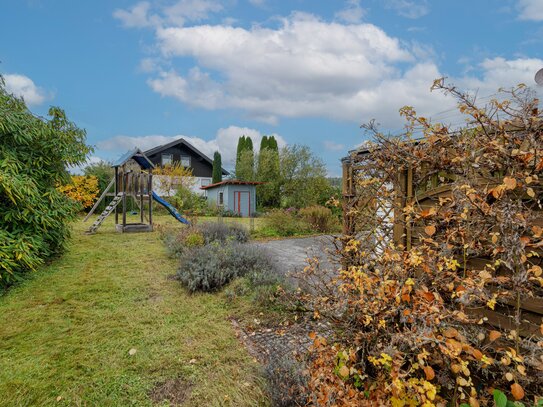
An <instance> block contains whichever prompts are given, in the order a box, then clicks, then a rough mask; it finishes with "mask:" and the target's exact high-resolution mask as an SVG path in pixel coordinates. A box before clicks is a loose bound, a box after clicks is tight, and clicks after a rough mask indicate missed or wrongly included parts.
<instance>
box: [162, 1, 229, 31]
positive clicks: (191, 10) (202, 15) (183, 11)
mask: <svg viewBox="0 0 543 407" xmlns="http://www.w3.org/2000/svg"><path fill="white" fill-rule="evenodd" d="M222 9H223V7H222V5H221V3H220V2H219V1H215V0H180V1H177V2H176V3H175V4H173V5H172V6H169V7H166V8H164V10H163V12H164V15H165V16H166V19H167V21H168V22H169V23H172V24H176V25H183V24H184V23H185V21H202V20H205V19H207V18H208V17H209V15H210V14H211V13H217V12H219V11H221V10H222Z"/></svg>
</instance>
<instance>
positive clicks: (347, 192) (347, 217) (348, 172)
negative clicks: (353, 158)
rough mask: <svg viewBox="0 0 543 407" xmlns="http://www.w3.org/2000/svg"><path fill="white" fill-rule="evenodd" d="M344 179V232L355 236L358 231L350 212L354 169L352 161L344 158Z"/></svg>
mask: <svg viewBox="0 0 543 407" xmlns="http://www.w3.org/2000/svg"><path fill="white" fill-rule="evenodd" d="M341 166H342V181H343V183H342V184H343V188H342V189H343V191H342V192H343V202H342V205H343V234H344V235H346V236H353V235H354V234H355V233H356V231H355V230H354V229H355V228H354V222H353V216H352V214H351V213H350V209H351V203H352V199H353V196H354V191H353V169H352V166H351V163H350V161H348V160H344V161H343V162H342V165H341Z"/></svg>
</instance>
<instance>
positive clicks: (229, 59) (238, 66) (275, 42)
mask: <svg viewBox="0 0 543 407" xmlns="http://www.w3.org/2000/svg"><path fill="white" fill-rule="evenodd" d="M157 38H158V46H159V47H160V49H161V51H162V53H163V55H164V57H166V58H173V57H192V58H194V59H195V60H196V61H197V63H198V65H197V66H196V67H194V68H193V69H191V70H190V71H189V72H187V73H186V74H185V75H183V74H180V73H178V72H177V71H175V70H170V71H165V72H162V73H161V74H160V75H158V76H156V77H154V78H152V79H150V80H149V85H150V86H151V88H152V89H153V90H155V91H156V92H158V93H160V94H161V95H163V96H170V97H174V98H177V99H178V100H180V101H182V102H184V103H187V104H190V105H193V106H197V107H201V108H205V109H217V108H237V109H241V110H244V111H247V112H248V113H249V114H250V115H251V116H252V117H255V118H265V119H266V121H267V122H273V121H275V120H276V119H277V117H281V116H286V117H299V116H319V115H323V116H327V117H334V118H339V119H348V120H357V119H359V118H360V116H358V115H356V116H354V115H353V110H357V112H358V111H360V108H359V107H354V106H350V107H349V109H348V111H347V112H346V111H342V110H341V109H338V108H337V102H338V100H339V102H340V104H343V102H341V100H345V99H346V100H352V99H353V97H354V96H355V95H357V94H358V93H359V92H360V91H361V90H367V91H370V92H372V91H373V89H374V88H375V87H376V86H379V84H380V83H381V82H382V81H383V79H385V78H387V77H392V78H395V77H396V78H401V77H402V75H403V74H402V72H401V70H399V69H398V68H396V67H395V65H394V64H395V63H399V62H410V61H412V60H413V59H414V56H413V55H412V54H411V53H410V52H409V50H408V49H406V48H404V47H402V45H401V44H400V41H399V40H398V39H396V38H393V37H390V36H388V35H387V34H386V33H385V32H384V31H382V30H381V29H379V28H378V27H376V26H374V25H372V24H358V25H342V24H339V23H328V22H324V21H321V20H319V19H317V18H316V17H314V16H311V15H307V14H300V13H297V14H294V15H292V16H291V17H290V18H285V19H283V21H282V25H281V27H280V28H278V29H275V30H274V29H269V28H262V27H258V26H255V27H252V28H251V29H244V28H239V27H236V28H234V27H229V26H222V25H216V26H208V25H202V26H194V27H186V28H183V27H169V28H159V29H158V30H157ZM215 72H218V73H219V75H218V77H219V78H223V79H217V78H216V77H217V75H214V73H215ZM432 79H433V78H431V79H429V81H431V80H432Z"/></svg>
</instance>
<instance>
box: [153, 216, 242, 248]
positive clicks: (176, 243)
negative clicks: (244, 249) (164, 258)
mask: <svg viewBox="0 0 543 407" xmlns="http://www.w3.org/2000/svg"><path fill="white" fill-rule="evenodd" d="M163 239H164V243H165V244H166V248H167V250H168V252H169V253H170V255H172V256H181V255H182V254H183V253H184V252H185V251H187V249H192V248H193V247H197V246H203V245H204V244H210V243H214V242H218V243H226V242H238V243H245V242H247V241H248V240H249V232H248V231H247V230H246V229H245V228H244V227H243V226H241V225H236V224H225V223H218V222H206V223H200V224H192V225H191V226H188V227H184V228H182V229H181V230H178V229H175V232H173V231H171V230H168V231H164V233H163Z"/></svg>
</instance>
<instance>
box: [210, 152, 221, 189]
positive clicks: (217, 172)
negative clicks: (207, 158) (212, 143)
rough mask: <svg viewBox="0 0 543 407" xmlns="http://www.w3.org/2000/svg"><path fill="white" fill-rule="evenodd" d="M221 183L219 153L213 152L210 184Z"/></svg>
mask: <svg viewBox="0 0 543 407" xmlns="http://www.w3.org/2000/svg"><path fill="white" fill-rule="evenodd" d="M221 181H222V158H221V153H219V152H218V151H215V154H213V179H212V181H211V182H212V183H213V184H216V183H217V182H221Z"/></svg>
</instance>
